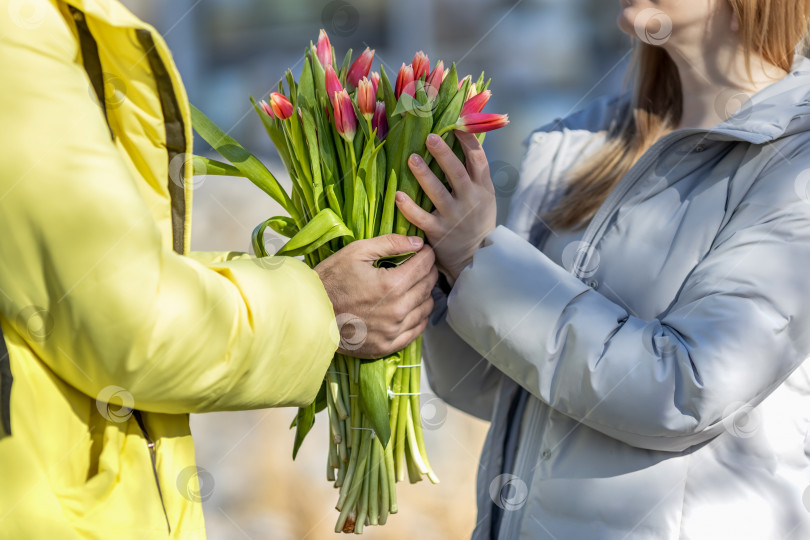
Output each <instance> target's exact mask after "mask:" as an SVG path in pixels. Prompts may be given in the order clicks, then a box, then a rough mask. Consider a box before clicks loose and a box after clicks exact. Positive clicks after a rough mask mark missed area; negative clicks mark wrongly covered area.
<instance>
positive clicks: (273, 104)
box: [270, 92, 293, 120]
mask: <svg viewBox="0 0 810 540" xmlns="http://www.w3.org/2000/svg"><path fill="white" fill-rule="evenodd" d="M270 108H272V109H273V113H274V114H275V116H276V117H277V118H280V119H281V120H286V119H287V118H289V117H291V116H292V114H293V106H292V103H290V100H289V99H287V97H286V96H284V95H283V94H279V93H278V92H273V93H272V94H270Z"/></svg>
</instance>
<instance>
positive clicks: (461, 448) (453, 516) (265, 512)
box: [123, 0, 629, 540]
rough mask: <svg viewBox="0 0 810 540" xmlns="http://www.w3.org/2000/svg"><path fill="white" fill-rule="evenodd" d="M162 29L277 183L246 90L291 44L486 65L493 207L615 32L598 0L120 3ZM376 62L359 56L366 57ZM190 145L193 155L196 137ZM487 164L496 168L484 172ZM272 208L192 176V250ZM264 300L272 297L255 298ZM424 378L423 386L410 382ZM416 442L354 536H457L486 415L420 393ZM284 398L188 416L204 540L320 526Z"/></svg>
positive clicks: (315, 486)
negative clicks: (432, 479) (385, 510)
mask: <svg viewBox="0 0 810 540" xmlns="http://www.w3.org/2000/svg"><path fill="white" fill-rule="evenodd" d="M123 3H124V4H125V5H127V6H128V7H129V8H130V9H131V10H132V11H134V12H135V13H136V14H137V15H139V16H140V17H141V18H143V19H144V20H146V21H148V22H150V23H151V24H153V25H154V26H155V27H156V28H157V29H158V30H159V31H160V32H161V33H162V34H163V36H164V37H165V38H166V41H167V42H168V43H169V46H170V47H171V49H172V51H173V54H174V58H175V61H176V62H177V65H178V67H179V69H180V73H181V74H182V76H183V79H184V82H185V84H186V87H187V90H188V94H189V97H190V100H191V101H192V103H194V104H195V105H196V106H198V107H199V108H200V109H202V110H203V111H205V112H206V114H208V115H209V116H210V117H211V118H212V119H213V120H214V121H215V122H217V123H218V124H219V125H220V126H222V127H223V128H225V129H226V130H228V131H229V132H230V134H231V135H232V136H234V137H235V138H236V139H237V140H239V141H240V142H242V143H243V144H244V145H245V146H246V147H247V148H248V149H250V150H251V151H253V152H254V153H256V154H257V155H259V156H261V157H262V159H263V160H265V162H266V163H267V164H268V166H269V168H270V169H271V170H272V171H273V172H274V173H276V174H277V176H278V177H279V179H280V180H281V181H282V182H284V179H285V177H286V175H285V174H284V171H283V167H282V166H281V164H280V162H278V161H277V160H276V155H275V151H274V150H272V146H271V144H270V142H269V140H268V139H267V136H266V134H265V133H264V130H263V128H262V126H261V124H260V122H259V121H258V119H257V118H256V116H255V113H254V112H253V110H252V108H251V106H250V102H249V100H248V96H250V95H253V96H255V97H256V98H257V99H259V98H260V97H263V96H266V95H267V94H268V93H269V92H270V91H272V90H273V89H275V87H277V85H278V83H279V80H280V78H281V77H282V75H283V73H284V71H285V70H286V69H287V68H292V69H293V71H294V72H295V73H296V75H297V74H298V71H299V70H300V68H301V64H300V60H301V58H302V55H303V52H304V47H305V46H306V45H307V44H308V43H309V41H310V40H312V41H314V40H316V38H317V35H318V30H319V29H320V28H325V29H326V31H327V32H328V33H329V35H330V38H331V40H332V43H333V45H334V46H335V49H336V51H337V52H338V54H339V55H340V56H342V54H343V53H344V52H345V51H346V50H347V49H348V48H349V47H351V48H353V49H354V51H355V52H356V53H357V52H359V51H360V50H362V49H363V48H364V47H365V46H367V45H368V46H370V47H372V48H374V49H376V60H377V62H382V63H384V65H385V68H386V70H387V71H388V72H389V73H391V74H395V73H396V71H397V70H398V68H399V65H400V64H401V63H402V62H403V61H405V62H409V61H410V59H411V58H412V57H413V54H414V52H415V51H417V50H419V49H422V50H424V51H425V52H427V53H428V54H429V55H430V57H431V61H435V60H438V59H442V60H444V61H445V63H446V64H447V65H449V63H450V62H451V61H455V62H456V64H457V66H458V69H459V72H460V73H462V74H465V73H470V74H473V75H474V77H477V75H478V74H479V73H480V72H481V71H482V70H486V72H487V75H488V76H489V77H491V78H492V84H491V86H490V88H491V89H492V91H493V98H492V101H491V103H490V105H488V106H487V110H491V111H494V112H504V113H509V115H510V118H511V121H512V124H511V125H510V126H509V127H508V128H506V129H503V130H501V131H498V132H495V133H492V134H490V135H489V136H488V137H487V141H486V143H485V148H486V149H487V154H488V156H489V158H490V162H491V163H492V164H495V165H496V167H493V180H494V181H495V183H496V186H499V187H500V189H499V194H500V195H502V196H501V197H499V205H500V206H499V211H500V215H501V219H502V216H503V211H504V210H505V209H506V205H507V204H508V195H509V193H510V192H511V189H514V183H515V181H516V171H517V169H518V168H519V163H520V159H521V156H522V152H523V148H522V146H521V142H522V140H523V139H524V138H525V137H526V136H527V135H528V134H529V132H530V131H532V130H533V129H535V128H537V127H539V126H541V125H543V124H545V123H547V122H549V121H551V120H553V119H554V118H556V117H559V116H564V115H566V114H568V113H570V112H573V111H574V110H576V109H579V108H581V107H583V106H585V105H586V104H587V103H589V102H590V101H591V100H593V99H595V98H596V97H598V96H600V95H603V94H606V93H611V92H615V91H617V90H618V89H619V88H620V86H621V83H622V81H623V77H624V71H625V65H626V53H627V51H628V48H629V40H628V39H627V38H626V37H625V36H624V35H623V34H621V33H620V32H619V31H618V29H617V28H616V24H615V18H616V15H617V13H618V8H619V4H618V2H605V1H604V0H517V1H515V0H434V1H431V0H409V1H408V2H403V1H396V0H351V1H344V0H331V1H326V0H319V1H302V0H272V1H267V0H123ZM376 65H377V63H375V69H376ZM195 144H196V146H195V151H196V152H198V153H205V152H207V148H206V147H205V144H204V143H203V142H202V141H199V140H197V141H195ZM496 169H497V170H496ZM279 213H280V208H279V207H278V206H277V205H276V204H275V203H274V202H273V201H272V200H270V199H269V197H267V196H266V195H264V194H263V193H262V192H261V191H259V190H258V189H257V188H255V187H253V186H252V185H251V184H250V183H249V182H247V181H246V180H244V179H239V178H223V177H202V178H198V179H195V195H194V224H193V228H192V231H193V233H192V248H193V249H196V250H238V251H248V250H249V238H250V232H251V230H252V229H253V227H254V226H255V225H256V224H258V223H259V222H260V221H263V220H264V219H266V218H267V217H269V216H272V215H276V214H279ZM268 301H270V302H271V301H272V299H268ZM423 387H426V385H423ZM423 404H424V405H423V410H422V414H423V417H424V418H425V420H426V421H429V423H430V425H431V426H432V429H428V430H427V431H426V443H427V446H428V453H429V455H430V458H431V461H432V463H433V465H434V469H435V470H436V472H437V474H438V475H439V477H440V478H441V480H442V483H441V484H439V485H437V486H432V485H427V484H426V483H425V482H422V483H419V484H416V485H414V486H410V485H404V486H401V487H400V488H399V493H400V509H401V510H400V513H399V514H398V515H395V516H392V517H391V518H390V520H389V523H388V524H387V525H386V526H385V527H382V528H379V527H371V528H368V529H366V533H365V534H366V537H368V538H371V539H374V538H386V539H391V540H396V539H399V538H402V539H405V538H408V539H410V538H420V540H421V539H434V538H435V539H437V540H438V539H443V540H444V539H455V538H469V536H470V533H471V532H472V529H473V527H474V526H475V519H476V517H475V507H474V505H475V496H474V489H475V487H474V486H475V475H476V472H477V466H478V465H477V464H478V456H479V453H480V450H481V445H482V443H483V438H484V435H485V432H486V428H487V424H486V423H485V422H482V421H480V420H476V419H473V418H470V417H468V416H466V415H465V414H463V413H460V412H457V411H454V410H452V409H450V408H448V407H446V406H444V405H443V404H441V403H440V402H439V401H438V400H430V397H429V396H423ZM293 415H294V411H293V410H289V409H288V410H265V411H249V412H239V413H218V414H209V415H202V416H195V417H193V418H192V428H193V432H194V435H195V441H196V447H197V456H198V463H199V467H200V469H199V471H200V474H199V479H200V482H201V484H202V486H201V493H200V494H199V497H200V498H201V499H202V500H203V504H204V509H205V513H206V524H207V529H208V535H209V538H212V539H214V540H219V539H225V538H227V539H231V538H253V539H273V540H288V539H289V540H293V539H294V540H299V539H304V538H307V539H316V540H317V539H321V538H332V537H334V533H332V532H330V531H331V530H332V528H333V526H334V520H335V519H336V517H337V512H335V510H334V508H333V506H334V503H335V501H336V499H337V491H336V490H334V489H333V488H332V487H331V485H330V484H329V483H327V482H326V479H325V475H324V471H325V459H326V455H325V451H324V450H325V448H326V444H325V443H326V437H327V432H326V419H325V417H323V416H322V415H321V416H319V418H318V419H317V421H316V425H315V428H314V429H313V431H312V433H311V434H310V437H309V439H308V440H307V441H306V442H305V443H304V445H303V447H302V450H301V453H300V454H299V457H298V459H297V460H296V461H295V462H292V461H291V449H292V440H293V437H292V432H291V431H289V430H288V426H289V423H290V420H291V419H292V417H293Z"/></svg>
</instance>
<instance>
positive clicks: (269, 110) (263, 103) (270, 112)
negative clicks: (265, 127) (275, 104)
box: [259, 100, 276, 118]
mask: <svg viewBox="0 0 810 540" xmlns="http://www.w3.org/2000/svg"><path fill="white" fill-rule="evenodd" d="M259 107H261V108H262V110H263V111H264V112H266V113H267V116H269V117H270V118H275V117H276V115H275V114H273V108H272V107H271V106H270V105H268V104H267V102H266V101H265V100H261V101H260V102H259Z"/></svg>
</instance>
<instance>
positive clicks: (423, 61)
mask: <svg viewBox="0 0 810 540" xmlns="http://www.w3.org/2000/svg"><path fill="white" fill-rule="evenodd" d="M411 66H413V79H414V80H415V81H418V80H419V79H421V78H422V75H427V74H428V72H430V60H429V59H428V57H427V55H426V54H425V53H423V52H422V51H419V52H418V53H416V54H415V55H414V57H413V62H411Z"/></svg>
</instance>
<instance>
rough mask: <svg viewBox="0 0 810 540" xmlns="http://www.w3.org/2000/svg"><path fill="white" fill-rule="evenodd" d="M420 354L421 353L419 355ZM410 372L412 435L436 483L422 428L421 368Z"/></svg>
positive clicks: (418, 344)
mask: <svg viewBox="0 0 810 540" xmlns="http://www.w3.org/2000/svg"><path fill="white" fill-rule="evenodd" d="M415 349H416V350H417V351H421V349H422V338H421V337H420V338H417V340H416V346H415ZM420 356H421V355H420ZM411 369H413V371H412V372H411V385H410V386H411V389H410V392H411V393H412V394H414V395H412V396H411V412H412V415H413V428H414V436H415V438H416V444H417V447H418V450H419V455H420V456H421V458H422V461H423V462H424V464H425V468H426V469H427V476H428V479H429V480H430V482H431V483H432V484H438V483H439V478H438V477H437V476H436V473H435V472H433V468H432V467H431V466H430V461H428V457H427V450H426V448H425V437H424V432H423V430H422V414H421V413H422V408H421V404H420V400H421V396H420V392H421V384H422V380H421V370H422V368H421V367H419V366H417V367H414V368H411Z"/></svg>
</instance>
